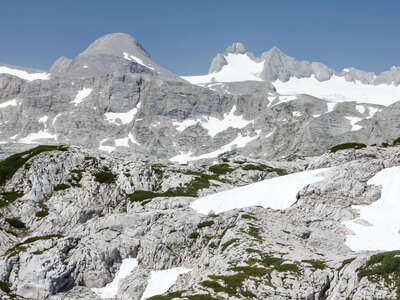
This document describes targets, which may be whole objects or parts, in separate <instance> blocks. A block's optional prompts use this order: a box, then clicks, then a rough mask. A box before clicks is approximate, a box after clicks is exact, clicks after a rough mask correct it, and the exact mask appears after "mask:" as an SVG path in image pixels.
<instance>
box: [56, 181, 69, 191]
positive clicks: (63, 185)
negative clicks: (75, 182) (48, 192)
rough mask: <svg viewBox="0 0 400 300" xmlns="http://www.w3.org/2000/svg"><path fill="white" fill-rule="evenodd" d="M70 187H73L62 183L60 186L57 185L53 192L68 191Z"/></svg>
mask: <svg viewBox="0 0 400 300" xmlns="http://www.w3.org/2000/svg"><path fill="white" fill-rule="evenodd" d="M70 187H71V186H70V185H68V184H64V183H60V184H57V185H55V186H54V188H53V190H54V191H55V192H57V191H62V190H66V189H68V188H70Z"/></svg>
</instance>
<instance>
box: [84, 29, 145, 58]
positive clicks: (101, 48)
mask: <svg viewBox="0 0 400 300" xmlns="http://www.w3.org/2000/svg"><path fill="white" fill-rule="evenodd" d="M123 53H129V54H130V55H135V56H145V57H150V55H149V53H148V52H147V51H146V50H145V49H144V48H143V46H142V45H141V44H140V43H139V42H138V41H137V40H136V39H135V38H134V37H132V36H131V35H129V34H127V33H110V34H107V35H105V36H102V37H100V38H98V39H97V40H95V41H94V42H93V43H92V44H90V46H89V47H88V48H87V49H86V50H85V51H84V52H82V53H81V55H97V54H108V55H115V56H122V55H123Z"/></svg>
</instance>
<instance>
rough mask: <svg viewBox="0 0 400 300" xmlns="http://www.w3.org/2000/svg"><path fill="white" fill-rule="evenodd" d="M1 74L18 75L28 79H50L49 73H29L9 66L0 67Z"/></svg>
mask: <svg viewBox="0 0 400 300" xmlns="http://www.w3.org/2000/svg"><path fill="white" fill-rule="evenodd" d="M0 74H8V75H12V76H16V77H19V78H21V79H24V80H27V81H33V80H48V79H50V74H49V73H28V72H26V71H23V70H18V69H12V68H9V67H0Z"/></svg>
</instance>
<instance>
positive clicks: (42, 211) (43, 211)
mask: <svg viewBox="0 0 400 300" xmlns="http://www.w3.org/2000/svg"><path fill="white" fill-rule="evenodd" d="M39 208H40V210H39V211H37V212H36V213H35V216H36V217H37V218H39V219H43V218H44V217H46V216H48V214H49V208H48V207H47V205H46V204H45V203H44V202H43V201H42V202H40V203H39Z"/></svg>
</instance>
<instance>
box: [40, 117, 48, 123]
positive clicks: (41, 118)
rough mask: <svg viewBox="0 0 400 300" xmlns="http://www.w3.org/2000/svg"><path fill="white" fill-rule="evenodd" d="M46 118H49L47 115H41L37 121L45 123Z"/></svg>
mask: <svg viewBox="0 0 400 300" xmlns="http://www.w3.org/2000/svg"><path fill="white" fill-rule="evenodd" d="M48 119H49V117H48V116H43V117H40V118H39V122H40V123H46V122H47V120H48Z"/></svg>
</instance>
